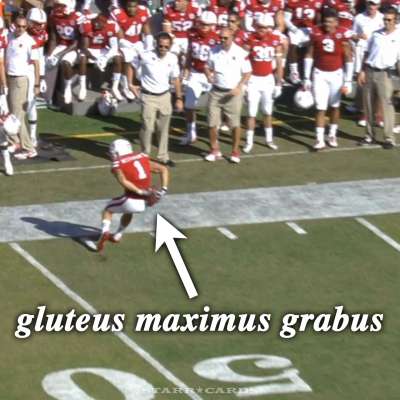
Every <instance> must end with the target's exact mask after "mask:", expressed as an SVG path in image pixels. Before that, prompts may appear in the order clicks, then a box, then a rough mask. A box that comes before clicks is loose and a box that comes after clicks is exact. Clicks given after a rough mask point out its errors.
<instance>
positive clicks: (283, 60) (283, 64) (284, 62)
mask: <svg viewBox="0 0 400 400" xmlns="http://www.w3.org/2000/svg"><path fill="white" fill-rule="evenodd" d="M282 67H283V69H285V67H286V57H285V58H282Z"/></svg>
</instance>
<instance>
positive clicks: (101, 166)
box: [0, 145, 381, 177]
mask: <svg viewBox="0 0 400 400" xmlns="http://www.w3.org/2000/svg"><path fill="white" fill-rule="evenodd" d="M380 148H381V146H379V145H372V146H368V147H362V146H354V147H341V148H337V149H324V150H323V153H332V152H341V151H357V150H374V149H380ZM310 153H312V152H311V151H309V150H296V151H283V152H280V153H276V152H274V153H272V152H268V153H259V154H243V155H242V156H241V158H243V159H251V158H264V157H267V158H268V157H284V156H292V155H302V154H310ZM175 162H176V163H177V164H184V163H192V162H204V159H203V157H198V158H188V159H185V160H177V161H175ZM104 168H110V164H99V165H90V166H86V167H65V168H46V169H29V170H26V171H15V173H14V175H29V174H45V173H52V172H74V171H85V170H91V169H104ZM2 176H3V177H5V176H4V175H1V174H0V177H2Z"/></svg>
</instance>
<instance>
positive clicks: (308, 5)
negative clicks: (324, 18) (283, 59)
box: [285, 0, 322, 84]
mask: <svg viewBox="0 0 400 400" xmlns="http://www.w3.org/2000/svg"><path fill="white" fill-rule="evenodd" d="M321 8H322V2H321V0H288V1H287V4H286V9H285V24H286V27H287V29H288V31H289V41H290V45H289V54H288V58H289V73H290V75H289V78H290V80H291V82H292V83H293V84H299V83H300V82H301V79H300V74H299V70H298V61H299V52H300V50H301V49H303V48H305V47H306V46H307V44H308V43H309V41H310V32H311V29H312V28H313V27H314V26H316V25H317V24H318V23H319V20H320V10H321Z"/></svg>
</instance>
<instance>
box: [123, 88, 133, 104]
mask: <svg viewBox="0 0 400 400" xmlns="http://www.w3.org/2000/svg"><path fill="white" fill-rule="evenodd" d="M122 93H123V94H124V96H125V97H126V98H127V99H128V100H130V101H132V100H135V95H134V94H133V93H132V92H131V91H130V90H129V89H128V88H123V89H122Z"/></svg>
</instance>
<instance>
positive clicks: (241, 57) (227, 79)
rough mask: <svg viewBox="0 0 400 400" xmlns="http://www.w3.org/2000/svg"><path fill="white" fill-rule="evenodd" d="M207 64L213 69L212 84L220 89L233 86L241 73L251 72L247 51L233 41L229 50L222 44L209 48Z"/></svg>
mask: <svg viewBox="0 0 400 400" xmlns="http://www.w3.org/2000/svg"><path fill="white" fill-rule="evenodd" d="M208 66H209V67H210V69H211V70H212V71H214V82H213V83H214V85H215V86H217V87H219V88H221V89H233V88H235V87H236V86H237V85H238V84H239V82H240V80H241V79H242V75H243V74H246V73H248V72H251V64H250V61H249V59H248V52H247V51H246V50H244V49H243V48H242V47H240V46H238V45H237V44H236V43H235V42H233V43H232V45H231V47H230V48H229V50H224V48H223V47H222V45H217V46H215V47H213V48H211V52H210V57H209V59H208Z"/></svg>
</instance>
